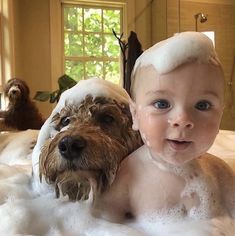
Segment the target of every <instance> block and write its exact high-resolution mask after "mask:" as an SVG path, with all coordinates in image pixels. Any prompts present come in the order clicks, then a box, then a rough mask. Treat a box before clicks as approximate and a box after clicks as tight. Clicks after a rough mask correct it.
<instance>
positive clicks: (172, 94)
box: [94, 32, 235, 223]
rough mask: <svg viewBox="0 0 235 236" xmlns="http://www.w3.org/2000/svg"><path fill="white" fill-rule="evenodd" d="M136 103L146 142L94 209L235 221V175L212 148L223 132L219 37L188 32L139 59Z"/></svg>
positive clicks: (136, 120) (113, 217)
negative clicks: (214, 41)
mask: <svg viewBox="0 0 235 236" xmlns="http://www.w3.org/2000/svg"><path fill="white" fill-rule="evenodd" d="M131 95H132V101H130V108H131V112H132V118H133V129H135V130H139V132H140V134H141V137H142V139H143V141H144V145H143V146H142V147H140V148H139V149H138V150H136V151H135V152H134V153H132V154H131V155H130V156H128V157H127V158H126V159H124V161H123V162H122V163H121V166H120V169H119V172H118V174H117V176H116V179H115V181H114V183H113V184H112V186H111V188H110V190H109V191H108V192H106V193H105V194H104V195H103V196H101V198H100V199H98V201H97V202H96V205H95V209H94V214H95V215H99V216H101V217H103V218H106V219H108V220H110V221H113V222H119V223H125V222H130V221H131V222H137V221H138V220H139V219H141V218H143V217H146V216H148V217H149V218H151V219H152V221H153V222H155V221H156V222H157V221H160V220H161V221H162V222H163V223H164V221H166V222H169V219H170V220H177V219H210V218H212V217H216V216H221V215H227V216H231V217H233V218H235V174H234V172H233V171H232V169H231V168H230V167H229V166H228V165H227V164H226V163H225V162H224V161H223V160H221V159H219V158H217V157H215V156H213V155H210V154H208V153H206V152H207V150H208V149H209V148H210V147H211V145H212V144H213V142H214V140H215V137H216V135H217V133H218V131H219V126H220V121H221V117H222V113H223V108H224V76H223V70H222V66H221V64H220V61H219V59H218V57H217V54H216V52H215V49H214V47H213V44H212V41H211V40H210V39H209V38H208V37H207V36H205V35H204V34H202V33H197V32H184V33H180V34H177V35H176V36H173V37H171V38H169V39H167V40H165V41H162V42H160V43H157V44H156V45H154V46H153V47H151V48H150V49H148V50H146V51H145V52H144V53H143V54H142V55H141V56H140V57H139V58H138V60H137V61H136V64H135V67H134V70H133V73H132V87H131Z"/></svg>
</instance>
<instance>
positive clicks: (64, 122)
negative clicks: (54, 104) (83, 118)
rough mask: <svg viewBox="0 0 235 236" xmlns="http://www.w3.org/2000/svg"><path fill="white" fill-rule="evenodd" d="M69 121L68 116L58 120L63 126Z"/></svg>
mask: <svg viewBox="0 0 235 236" xmlns="http://www.w3.org/2000/svg"><path fill="white" fill-rule="evenodd" d="M69 123H70V118H69V117H63V118H62V119H61V121H60V124H61V125H62V126H63V127H65V126H67V125H68V124H69Z"/></svg>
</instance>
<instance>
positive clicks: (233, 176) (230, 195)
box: [199, 154, 235, 218]
mask: <svg viewBox="0 0 235 236" xmlns="http://www.w3.org/2000/svg"><path fill="white" fill-rule="evenodd" d="M199 163H200V165H201V168H202V169H203V172H204V173H205V175H207V176H210V178H211V179H213V180H214V181H213V182H214V184H215V186H216V185H217V186H218V191H219V192H220V195H221V201H222V202H224V204H225V206H226V208H227V210H228V211H229V212H230V214H231V216H232V217H233V218H235V172H234V171H233V169H232V168H231V167H230V166H229V165H228V164H227V163H226V162H225V161H224V160H222V159H221V158H218V157H216V156H213V155H211V154H206V155H205V156H204V157H202V158H199Z"/></svg>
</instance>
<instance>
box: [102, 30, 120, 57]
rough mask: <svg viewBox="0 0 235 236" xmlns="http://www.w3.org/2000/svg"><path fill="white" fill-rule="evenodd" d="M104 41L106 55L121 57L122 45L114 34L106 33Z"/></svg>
mask: <svg viewBox="0 0 235 236" xmlns="http://www.w3.org/2000/svg"><path fill="white" fill-rule="evenodd" d="M104 41H105V45H104V55H105V56H108V57H119V55H120V47H119V44H118V40H117V39H116V38H115V37H114V35H105V36H104Z"/></svg>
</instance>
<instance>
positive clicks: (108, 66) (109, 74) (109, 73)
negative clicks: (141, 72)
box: [104, 61, 120, 84]
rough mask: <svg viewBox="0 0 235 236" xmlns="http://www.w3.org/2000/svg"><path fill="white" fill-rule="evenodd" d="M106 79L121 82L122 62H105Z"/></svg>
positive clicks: (116, 82)
mask: <svg viewBox="0 0 235 236" xmlns="http://www.w3.org/2000/svg"><path fill="white" fill-rule="evenodd" d="M104 67H105V80H109V81H111V82H113V83H115V84H119V80H120V74H119V73H120V72H119V71H120V63H119V62H116V61H109V62H105V64H104Z"/></svg>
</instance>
